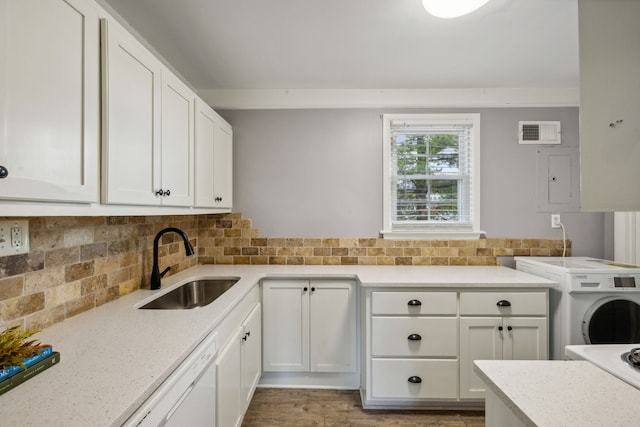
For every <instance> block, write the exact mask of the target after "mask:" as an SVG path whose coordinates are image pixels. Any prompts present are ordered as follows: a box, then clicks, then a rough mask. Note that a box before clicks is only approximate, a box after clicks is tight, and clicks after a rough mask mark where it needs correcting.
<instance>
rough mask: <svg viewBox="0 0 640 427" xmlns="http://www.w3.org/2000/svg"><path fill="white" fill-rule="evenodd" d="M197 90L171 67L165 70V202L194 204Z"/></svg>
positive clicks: (163, 142) (163, 120) (162, 171)
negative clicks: (182, 80) (180, 78)
mask: <svg viewBox="0 0 640 427" xmlns="http://www.w3.org/2000/svg"><path fill="white" fill-rule="evenodd" d="M194 104H195V94H194V93H193V92H192V91H191V89H189V88H188V87H187V86H186V85H185V84H184V83H182V82H181V81H180V80H179V79H178V78H177V77H176V76H175V75H174V74H172V73H171V72H170V71H168V70H166V69H163V70H162V109H161V112H162V136H161V139H162V154H161V156H162V163H161V174H162V181H161V182H160V183H158V184H156V185H159V187H158V188H155V190H156V191H158V190H160V189H162V191H163V192H164V196H162V199H161V200H162V204H163V205H167V206H192V205H193V197H194V187H193V179H194V113H195V110H194V109H195V107H194Z"/></svg>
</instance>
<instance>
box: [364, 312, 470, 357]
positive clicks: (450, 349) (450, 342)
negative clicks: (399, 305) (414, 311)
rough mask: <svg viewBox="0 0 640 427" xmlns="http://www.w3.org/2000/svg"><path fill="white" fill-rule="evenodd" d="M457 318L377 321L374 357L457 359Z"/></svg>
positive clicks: (373, 325) (373, 327) (373, 335)
mask: <svg viewBox="0 0 640 427" xmlns="http://www.w3.org/2000/svg"><path fill="white" fill-rule="evenodd" d="M457 352H458V319H457V318H456V317H374V318H372V319H371V353H372V355H373V356H416V357H421V356H423V357H456V355H457Z"/></svg>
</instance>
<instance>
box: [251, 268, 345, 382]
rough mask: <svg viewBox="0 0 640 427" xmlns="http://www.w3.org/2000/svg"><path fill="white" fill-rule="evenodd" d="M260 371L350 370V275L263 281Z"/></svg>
mask: <svg viewBox="0 0 640 427" xmlns="http://www.w3.org/2000/svg"><path fill="white" fill-rule="evenodd" d="M262 300H263V304H264V316H263V331H264V352H263V356H264V361H263V365H264V371H265V372H355V371H356V353H357V338H356V298H355V283H354V282H353V281H351V280H311V281H308V280H264V281H263V282H262Z"/></svg>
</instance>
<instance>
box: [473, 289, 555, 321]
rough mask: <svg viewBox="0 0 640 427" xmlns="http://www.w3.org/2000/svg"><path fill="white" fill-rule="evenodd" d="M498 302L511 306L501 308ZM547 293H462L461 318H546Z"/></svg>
mask: <svg viewBox="0 0 640 427" xmlns="http://www.w3.org/2000/svg"><path fill="white" fill-rule="evenodd" d="M498 301H505V304H506V302H508V304H509V305H506V306H499V305H498ZM546 314H547V293H546V292H461V293H460V315H461V316H494V315H498V316H536V315H538V316H545V315H546Z"/></svg>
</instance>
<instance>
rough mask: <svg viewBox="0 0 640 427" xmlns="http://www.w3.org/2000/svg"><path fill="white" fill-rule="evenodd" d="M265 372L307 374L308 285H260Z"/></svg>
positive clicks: (287, 282) (274, 282) (298, 282)
mask: <svg viewBox="0 0 640 427" xmlns="http://www.w3.org/2000/svg"><path fill="white" fill-rule="evenodd" d="M262 302H263V310H264V314H263V319H262V328H263V329H262V333H263V335H264V347H263V358H264V359H263V369H264V370H265V371H284V372H295V371H308V370H309V282H308V281H306V280H265V281H264V282H263V283H262Z"/></svg>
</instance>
